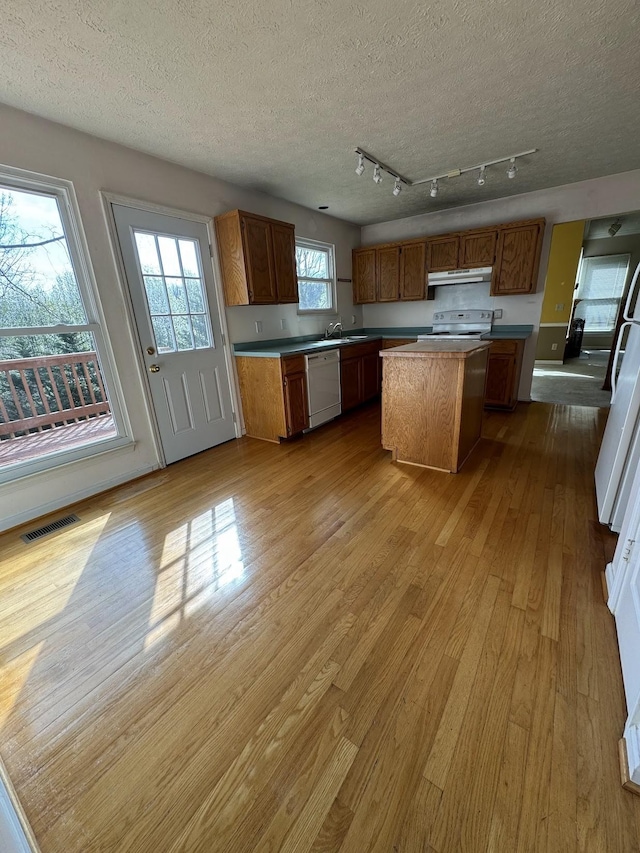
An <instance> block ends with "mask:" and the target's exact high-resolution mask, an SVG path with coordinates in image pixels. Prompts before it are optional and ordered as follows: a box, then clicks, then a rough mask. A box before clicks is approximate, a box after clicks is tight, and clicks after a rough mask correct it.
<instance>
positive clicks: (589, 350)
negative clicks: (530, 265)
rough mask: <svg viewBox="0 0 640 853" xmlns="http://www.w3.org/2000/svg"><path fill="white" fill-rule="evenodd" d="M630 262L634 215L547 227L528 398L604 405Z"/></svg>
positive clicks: (637, 259)
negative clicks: (545, 264) (550, 231)
mask: <svg viewBox="0 0 640 853" xmlns="http://www.w3.org/2000/svg"><path fill="white" fill-rule="evenodd" d="M638 264H640V212H636V213H627V214H621V215H619V216H608V217H606V218H602V219H593V220H589V221H579V222H568V223H561V224H560V225H556V226H555V227H554V230H553V235H552V242H551V252H550V256H549V270H548V273H547V282H546V286H545V295H544V301H543V308H542V317H541V324H540V333H539V338H538V345H537V350H536V364H535V368H534V373H533V382H532V387H531V398H532V399H533V400H537V401H540V402H548V403H564V404H568V405H581V406H596V407H601V408H606V407H608V406H609V405H610V403H611V387H612V386H611V376H612V371H613V369H614V363H613V362H614V355H615V350H616V343H617V341H618V332H619V329H620V327H621V325H622V322H623V311H624V306H625V303H626V300H627V296H628V293H629V290H630V288H631V285H632V280H633V276H634V271H635V270H636V268H637V267H638ZM622 343H623V344H624V342H622ZM618 349H620V347H618ZM622 350H624V346H622ZM619 360H620V359H619V358H618V361H619Z"/></svg>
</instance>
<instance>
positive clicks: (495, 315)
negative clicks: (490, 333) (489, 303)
mask: <svg viewBox="0 0 640 853" xmlns="http://www.w3.org/2000/svg"><path fill="white" fill-rule="evenodd" d="M493 319H494V320H502V308H496V309H495V310H494V312H493Z"/></svg>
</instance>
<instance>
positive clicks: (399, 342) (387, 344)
mask: <svg viewBox="0 0 640 853" xmlns="http://www.w3.org/2000/svg"><path fill="white" fill-rule="evenodd" d="M416 341H417V338H386V340H384V341H383V342H382V349H393V347H403V346H404V345H405V344H415V342H416Z"/></svg>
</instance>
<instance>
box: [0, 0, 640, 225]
mask: <svg viewBox="0 0 640 853" xmlns="http://www.w3.org/2000/svg"><path fill="white" fill-rule="evenodd" d="M2 9H3V12H2V26H1V27H0V56H1V57H2V59H1V62H2V75H1V76H0V100H1V101H4V102H6V103H8V104H10V105H12V106H15V107H19V108H21V109H25V110H28V111H30V112H34V113H37V114H39V115H43V116H46V117H47V118H50V119H53V120H56V121H59V122H62V123H64V124H68V125H71V126H73V127H76V128H79V129H81V130H84V131H87V132H89V133H93V134H95V135H97V136H101V137H104V138H106V139H111V140H114V141H116V142H120V143H123V144H125V145H128V146H130V147H133V148H138V149H140V150H143V151H147V152H149V153H152V154H156V155H158V156H160V157H164V158H167V159H169V160H173V161H175V162H178V163H182V164H184V165H187V166H190V167H192V168H195V169H199V170H201V171H203V172H208V173H211V174H213V175H216V176H219V177H221V178H225V179H227V180H230V181H233V182H235V183H237V184H242V185H244V186H248V187H253V188H255V189H259V190H262V191H265V192H268V193H271V194H273V195H277V196H281V197H283V198H287V199H290V200H291V201H296V202H299V203H300V204H303V205H306V206H308V207H317V206H319V205H321V204H328V205H329V213H331V214H333V215H334V216H338V217H341V218H343V219H347V220H350V221H353V222H358V223H362V224H364V223H371V222H377V221H381V220H385V219H395V218H398V217H402V216H409V215H412V214H417V213H422V212H425V211H428V210H438V209H442V208H447V207H453V206H456V205H462V204H470V203H473V202H476V201H478V200H483V199H490V198H497V197H502V196H506V195H512V194H514V193H520V192H526V191H529V190H535V189H541V188H543V187H548V186H557V185H560V184H565V183H570V182H572V181H578V180H583V179H587V178H592V177H596V176H599V175H605V174H612V173H615V172H622V171H626V170H629V169H634V168H639V167H640V108H639V103H640V99H639V96H638V92H639V85H640V51H639V50H638V32H639V30H640V27H639V23H640V11H639V10H640V4H638V3H637V2H636V0H608V2H606V3H605V2H602V0H562V2H560V3H558V2H557V0H537V2H535V3H531V2H529V0H468V2H461V0H441V2H437V1H436V2H432V3H430V4H425V3H420V2H409V0H366V2H364V0H363V2H361V3H354V2H349V0H269V1H268V2H264V0H244V2H231V0H218V2H216V0H134V2H131V0H109V2H104V0H29V2H26V3H25V2H24V0H4V2H3V4H2ZM356 145H360V146H362V147H363V148H365V149H366V150H368V151H370V152H371V153H373V154H374V155H376V156H378V157H379V158H380V159H382V160H383V161H386V162H388V163H389V164H390V165H392V166H394V167H395V168H397V169H398V170H399V171H400V172H402V173H403V174H405V175H406V176H407V177H408V178H410V179H413V180H415V179H418V178H422V177H427V176H429V175H431V174H434V173H439V172H443V171H448V170H449V169H451V168H454V167H456V166H465V165H472V164H474V163H477V162H480V161H482V160H491V159H494V158H497V157H500V156H503V155H506V154H510V153H512V152H515V151H519V150H524V149H528V148H539V149H540V151H539V153H537V154H535V155H533V156H531V157H529V158H527V162H522V164H521V165H520V170H519V172H518V176H517V178H516V179H515V180H513V181H509V180H508V179H507V178H506V177H505V174H504V168H503V167H494V168H493V169H492V170H491V171H490V172H489V173H488V179H487V183H486V185H485V186H484V187H483V188H480V187H478V186H477V185H476V183H475V178H474V177H473V176H471V175H468V176H465V177H460V178H457V179H454V180H450V181H448V182H444V184H446V185H444V184H443V186H442V188H441V192H440V195H439V196H438V198H437V199H431V198H430V197H429V191H428V187H421V188H417V187H416V188H412V189H409V188H407V189H405V190H404V191H403V192H402V194H401V195H400V196H399V197H398V198H394V197H393V196H392V195H391V189H392V181H391V179H390V178H389V177H388V176H387V177H386V178H385V180H384V181H383V182H382V184H381V185H380V186H375V185H374V183H373V181H372V180H371V170H368V171H367V172H366V173H365V175H364V176H363V177H362V178H358V177H357V176H356V175H355V173H354V167H355V157H354V155H353V153H352V152H353V148H354V146H356Z"/></svg>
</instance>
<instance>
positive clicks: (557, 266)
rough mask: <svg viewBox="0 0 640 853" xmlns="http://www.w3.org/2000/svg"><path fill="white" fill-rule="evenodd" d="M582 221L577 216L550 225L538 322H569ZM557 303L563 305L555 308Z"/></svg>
mask: <svg viewBox="0 0 640 853" xmlns="http://www.w3.org/2000/svg"><path fill="white" fill-rule="evenodd" d="M584 223H585V220H584V219H578V220H577V221H575V222H562V223H560V224H559V225H554V226H553V232H552V234H551V248H550V250H549V265H548V267H547V279H546V281H545V285H544V299H543V302H542V314H541V316H540V322H541V323H568V322H569V317H570V315H571V303H572V300H573V288H574V285H575V283H576V273H577V272H578V262H579V260H580V249H581V248H582V241H583V239H584ZM559 304H564V308H563V309H562V310H561V311H556V305H559Z"/></svg>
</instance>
